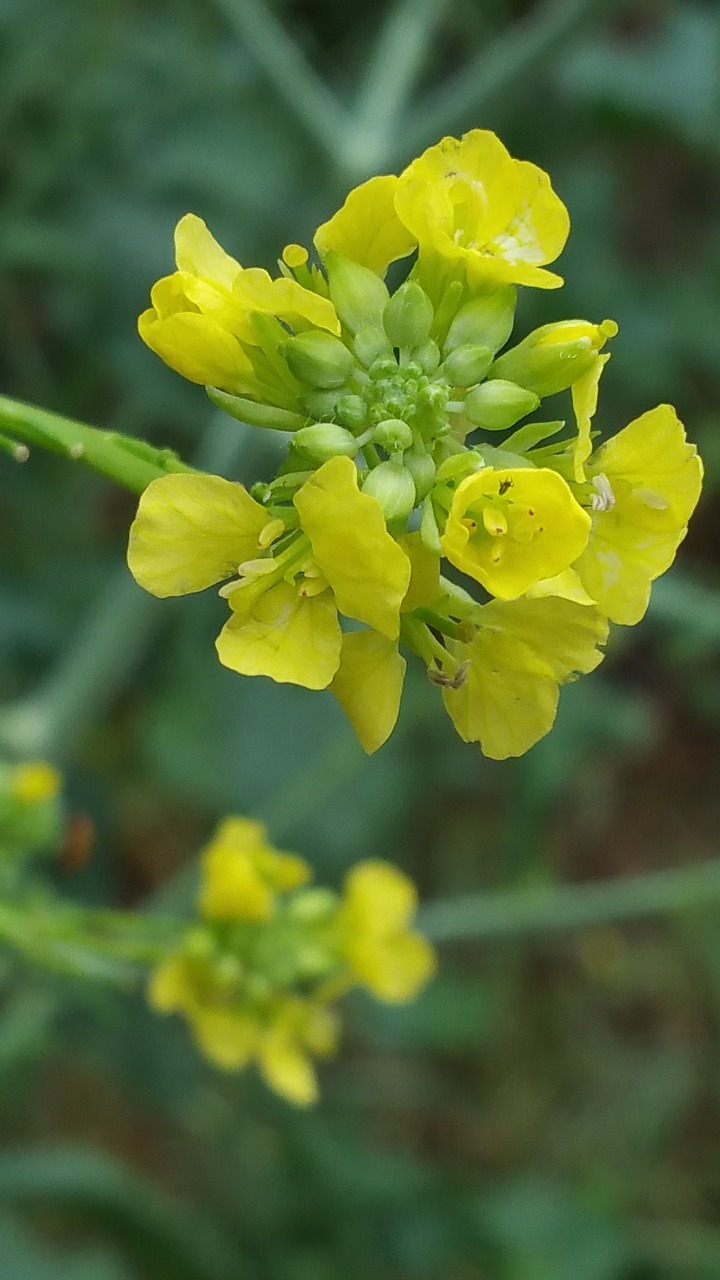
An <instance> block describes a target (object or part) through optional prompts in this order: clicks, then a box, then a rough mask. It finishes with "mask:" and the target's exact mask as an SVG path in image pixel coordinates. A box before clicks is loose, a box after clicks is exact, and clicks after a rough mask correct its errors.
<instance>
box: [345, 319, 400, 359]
mask: <svg viewBox="0 0 720 1280" xmlns="http://www.w3.org/2000/svg"><path fill="white" fill-rule="evenodd" d="M353 350H354V352H355V355H356V357H357V359H358V360H359V361H360V364H361V365H362V367H363V369H369V368H370V367H371V365H373V364H374V363H375V361H376V360H377V359H387V358H388V357H389V358H390V359H392V360H393V365H395V361H394V359H393V354H392V348H391V346H390V343H389V342H388V339H387V334H386V332H385V330H384V329H380V328H375V326H374V325H367V326H366V327H365V328H364V329H359V330H358V332H357V333H356V334H355V341H354V342H353Z"/></svg>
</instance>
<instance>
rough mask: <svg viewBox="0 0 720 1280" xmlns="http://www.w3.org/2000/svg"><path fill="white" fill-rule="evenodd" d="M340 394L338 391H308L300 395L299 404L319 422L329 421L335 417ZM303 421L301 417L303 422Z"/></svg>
mask: <svg viewBox="0 0 720 1280" xmlns="http://www.w3.org/2000/svg"><path fill="white" fill-rule="evenodd" d="M341 394H342V393H341V392H340V391H310V392H308V394H307V395H305V396H301V397H300V404H301V405H302V407H303V409H304V410H305V413H306V414H309V416H310V417H311V418H316V419H317V420H318V421H319V422H330V421H331V419H333V418H334V417H335V410H336V409H337V404H338V400H339V399H340V397H341ZM304 422H305V419H304V418H303V424H304ZM300 425H301V424H300V423H298V426H300Z"/></svg>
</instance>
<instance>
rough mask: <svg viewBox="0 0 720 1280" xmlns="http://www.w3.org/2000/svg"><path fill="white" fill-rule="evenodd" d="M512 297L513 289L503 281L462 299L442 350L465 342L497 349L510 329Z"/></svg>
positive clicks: (448, 350)
mask: <svg viewBox="0 0 720 1280" xmlns="http://www.w3.org/2000/svg"><path fill="white" fill-rule="evenodd" d="M516 300H517V293H516V290H515V289H514V288H513V286H512V285H507V286H505V287H504V288H502V289H496V290H495V292H494V293H486V294H481V295H480V297H478V298H473V299H472V300H471V301H470V302H466V303H465V306H464V307H461V308H460V310H459V311H458V313H457V315H456V316H455V319H454V320H453V322H452V324H451V325H450V328H449V329H448V335H447V338H446V339H445V343H444V345H443V351H444V352H445V354H446V355H447V354H448V352H450V351H454V350H455V349H456V347H464V346H465V345H466V344H467V343H472V345H473V346H478V347H490V350H491V351H499V350H500V348H501V347H504V345H505V343H506V342H507V340H508V338H509V337H510V334H511V333H512V327H513V323H514V321H515V303H516Z"/></svg>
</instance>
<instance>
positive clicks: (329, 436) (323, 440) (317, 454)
mask: <svg viewBox="0 0 720 1280" xmlns="http://www.w3.org/2000/svg"><path fill="white" fill-rule="evenodd" d="M293 444H294V445H295V448H296V449H299V450H300V452H301V453H304V454H305V455H306V456H307V457H308V458H313V459H314V460H315V461H316V462H327V461H328V459H329V458H335V457H337V456H338V454H340V455H342V456H343V457H346V458H354V457H355V454H356V453H357V451H358V442H357V440H356V439H355V436H354V435H352V434H351V433H350V432H349V431H346V430H345V428H344V427H339V426H338V425H337V423H335V422H313V423H312V425H311V426H309V427H303V428H302V429H301V430H300V431H296V432H295V435H294V436H293Z"/></svg>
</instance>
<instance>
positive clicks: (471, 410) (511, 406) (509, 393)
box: [465, 378, 540, 431]
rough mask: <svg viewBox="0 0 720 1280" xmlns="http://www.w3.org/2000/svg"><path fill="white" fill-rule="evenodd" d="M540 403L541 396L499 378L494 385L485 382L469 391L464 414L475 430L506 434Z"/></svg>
mask: <svg viewBox="0 0 720 1280" xmlns="http://www.w3.org/2000/svg"><path fill="white" fill-rule="evenodd" d="M539 403H540V397H539V396H536V395H534V394H533V392H532V391H526V390H525V387H518V386H517V385H516V384H515V383H514V382H505V381H504V380H502V379H500V378H498V379H497V380H496V381H494V382H483V383H482V385H481V386H479V387H475V388H474V389H473V390H472V391H471V392H469V394H468V395H467V396H466V397H465V413H466V415H467V417H468V418H469V419H470V421H471V422H474V423H475V426H476V427H484V428H485V430H486V431H505V429H506V428H507V427H512V426H514V424H515V423H516V422H517V421H518V419H519V418H524V417H525V414H526V413H532V411H533V409H537V407H538V405H539Z"/></svg>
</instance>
